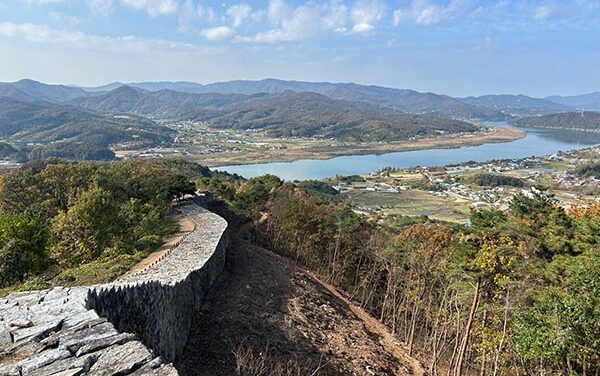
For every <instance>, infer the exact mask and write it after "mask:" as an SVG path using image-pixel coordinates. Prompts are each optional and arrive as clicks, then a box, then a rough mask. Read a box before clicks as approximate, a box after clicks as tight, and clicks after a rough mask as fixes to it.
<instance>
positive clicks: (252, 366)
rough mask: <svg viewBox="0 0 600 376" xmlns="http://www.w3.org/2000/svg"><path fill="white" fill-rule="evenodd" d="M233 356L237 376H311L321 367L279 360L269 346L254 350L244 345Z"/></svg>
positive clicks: (291, 360) (293, 360)
mask: <svg viewBox="0 0 600 376" xmlns="http://www.w3.org/2000/svg"><path fill="white" fill-rule="evenodd" d="M233 355H234V357H235V363H236V375H238V376H313V375H318V374H319V370H320V369H321V367H322V365H321V364H319V365H317V366H314V365H301V364H300V363H299V362H298V361H297V360H295V359H287V360H284V359H280V358H278V357H277V356H276V355H275V354H274V351H272V349H271V348H269V346H267V347H266V348H265V349H264V350H260V351H258V350H256V349H253V348H251V347H249V346H246V345H243V344H242V345H240V346H238V347H237V348H236V349H235V350H234V352H233Z"/></svg>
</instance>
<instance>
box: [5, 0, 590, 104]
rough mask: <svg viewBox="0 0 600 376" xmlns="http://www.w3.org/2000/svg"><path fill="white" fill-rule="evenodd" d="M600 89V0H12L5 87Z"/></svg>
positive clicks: (539, 91) (467, 92) (8, 2)
mask: <svg viewBox="0 0 600 376" xmlns="http://www.w3.org/2000/svg"><path fill="white" fill-rule="evenodd" d="M25 77H27V78H33V79H37V80H41V81H44V82H50V83H69V84H80V85H98V84H104V83H108V82H111V81H124V82H131V81H162V80H169V81H173V80H186V81H196V82H201V83H208V82H214V81H223V80H231V79H261V78H267V77H274V78H282V79H297V80H308V81H334V82H357V83H364V84H376V85H384V86H391V87H399V88H412V89H416V90H420V91H432V92H437V93H444V94H449V95H459V96H466V95H480V94H488V93H523V94H528V95H535V96H545V95H550V94H578V93H584V92H591V91H598V90H600V0H574V1H569V0H562V1H561V0H527V1H526V0H400V1H383V0H356V1H340V0H333V1H304V0H300V1H285V0H265V1H244V0H241V1H239V0H235V1H201V0H0V81H15V80H18V79H21V78H25Z"/></svg>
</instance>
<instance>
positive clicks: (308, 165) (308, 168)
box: [217, 123, 600, 180]
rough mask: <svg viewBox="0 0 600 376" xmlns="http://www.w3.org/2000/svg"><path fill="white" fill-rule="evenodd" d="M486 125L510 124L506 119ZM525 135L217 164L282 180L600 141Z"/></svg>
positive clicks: (537, 132)
mask: <svg viewBox="0 0 600 376" xmlns="http://www.w3.org/2000/svg"><path fill="white" fill-rule="evenodd" d="M488 125H493V126H502V127H509V126H508V125H506V124H505V123H489V124H488ZM520 129H521V130H524V131H526V132H527V135H526V136H525V137H524V138H522V139H519V140H515V141H510V142H503V143H493V144H483V145H479V146H466V147H459V148H450V149H424V150H414V151H401V152H393V153H385V154H363V155H349V156H343V157H336V158H331V159H325V160H319V159H300V160H297V161H294V162H281V163H262V164H250V165H236V166H223V167H218V168H217V169H219V170H224V171H227V172H230V173H236V174H239V175H241V176H243V177H245V178H252V177H255V176H260V175H264V174H273V175H277V176H279V177H280V178H281V179H284V180H307V179H323V178H327V177H334V176H336V175H355V174H366V173H369V172H374V171H377V170H379V169H380V168H383V167H400V168H407V167H415V166H429V167H432V166H444V165H448V164H455V163H462V162H467V161H478V162H483V161H486V160H491V159H513V158H524V157H529V156H540V155H547V154H554V153H556V152H558V151H568V150H575V149H582V148H586V147H590V146H593V145H597V144H600V133H593V132H582V131H572V130H555V129H534V128H529V129H525V128H520Z"/></svg>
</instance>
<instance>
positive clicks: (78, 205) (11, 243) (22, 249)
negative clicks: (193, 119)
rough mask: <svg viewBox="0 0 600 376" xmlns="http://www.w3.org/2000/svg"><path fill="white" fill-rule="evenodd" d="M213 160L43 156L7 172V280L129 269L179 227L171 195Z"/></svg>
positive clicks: (1, 279)
mask: <svg viewBox="0 0 600 376" xmlns="http://www.w3.org/2000/svg"><path fill="white" fill-rule="evenodd" d="M208 174H210V172H209V171H208V169H207V168H203V167H200V166H198V165H194V164H188V163H183V162H177V161H125V162H115V163H112V164H96V163H71V162H61V161H52V160H50V161H48V160H47V161H38V162H32V163H29V164H26V165H24V166H23V167H21V168H19V169H16V170H12V171H10V172H7V173H4V174H3V175H2V176H1V180H0V288H2V287H7V286H11V285H15V284H17V285H21V286H20V288H24V289H27V288H43V287H46V286H48V285H49V284H52V283H59V284H80V283H89V282H95V281H96V279H95V278H99V279H101V280H105V279H107V278H111V277H112V278H114V277H117V276H119V275H120V274H122V273H123V272H125V271H126V270H127V269H128V268H129V267H130V266H132V265H133V264H134V263H135V262H137V261H139V260H140V259H141V258H143V257H144V256H145V255H146V254H147V253H148V252H149V251H150V250H152V249H154V248H156V247H158V246H159V245H160V244H162V237H163V236H164V235H165V234H167V233H169V232H171V231H173V230H174V229H175V227H176V226H175V224H174V223H172V221H170V220H169V219H168V217H167V215H168V214H169V213H170V211H171V201H172V200H173V199H174V198H177V197H181V195H183V194H186V193H194V192H195V185H194V183H193V179H194V178H196V177H198V176H203V175H208Z"/></svg>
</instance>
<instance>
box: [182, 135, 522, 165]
mask: <svg viewBox="0 0 600 376" xmlns="http://www.w3.org/2000/svg"><path fill="white" fill-rule="evenodd" d="M525 135H526V132H523V131H520V130H517V129H511V128H497V127H492V128H489V131H488V132H484V133H476V134H466V135H458V136H440V137H433V138H424V139H420V140H415V141H395V142H389V143H337V144H335V145H328V144H326V143H324V142H320V143H315V145H311V146H308V147H303V148H297V149H282V150H267V151H261V152H246V153H244V154H243V155H240V153H218V154H209V155H202V156H197V157H192V159H193V160H194V161H196V162H198V163H201V164H203V165H205V166H209V167H225V166H232V165H241V164H244V165H246V164H260V163H274V162H293V161H296V160H299V159H331V158H335V157H340V156H346V155H364V154H384V153H392V152H399V151H412V150H424V149H439V148H446V149H447V148H455V147H462V146H476V145H482V144H488V143H500V142H509V141H514V140H518V139H520V138H523V137H525Z"/></svg>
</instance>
